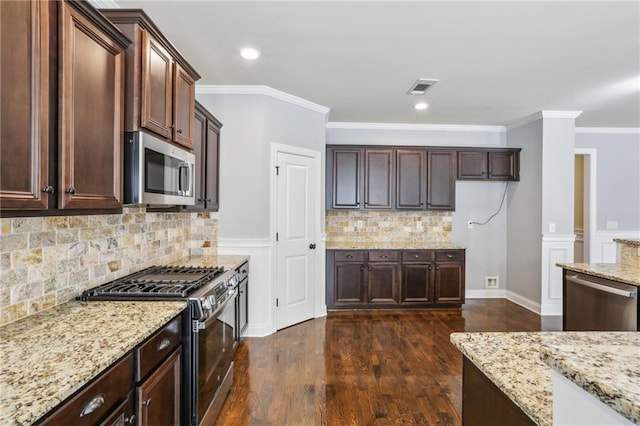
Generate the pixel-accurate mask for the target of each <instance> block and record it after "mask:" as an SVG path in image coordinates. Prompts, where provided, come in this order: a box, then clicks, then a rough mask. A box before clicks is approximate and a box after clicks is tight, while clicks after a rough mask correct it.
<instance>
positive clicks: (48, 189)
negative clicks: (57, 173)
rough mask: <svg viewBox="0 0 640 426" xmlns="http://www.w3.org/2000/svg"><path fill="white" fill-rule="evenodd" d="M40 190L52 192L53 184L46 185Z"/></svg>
mask: <svg viewBox="0 0 640 426" xmlns="http://www.w3.org/2000/svg"><path fill="white" fill-rule="evenodd" d="M42 192H46V193H47V194H53V192H54V189H53V186H51V185H47V186H45V187H44V188H42Z"/></svg>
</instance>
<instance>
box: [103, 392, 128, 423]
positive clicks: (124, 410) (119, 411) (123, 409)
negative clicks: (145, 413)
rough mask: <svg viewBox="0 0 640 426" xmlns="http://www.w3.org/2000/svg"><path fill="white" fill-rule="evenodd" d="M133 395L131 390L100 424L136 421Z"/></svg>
mask: <svg viewBox="0 0 640 426" xmlns="http://www.w3.org/2000/svg"><path fill="white" fill-rule="evenodd" d="M135 401H136V398H135V395H134V393H133V392H131V393H130V394H129V395H127V398H126V399H125V400H124V401H122V403H121V404H120V405H118V406H117V407H116V409H115V410H113V413H111V415H110V416H109V417H107V418H106V419H105V420H104V421H103V422H101V423H100V426H124V425H133V424H135V422H136V416H135V412H136V405H135Z"/></svg>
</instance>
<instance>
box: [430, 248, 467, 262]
mask: <svg viewBox="0 0 640 426" xmlns="http://www.w3.org/2000/svg"><path fill="white" fill-rule="evenodd" d="M454 260H464V250H442V251H437V252H436V262H448V261H454Z"/></svg>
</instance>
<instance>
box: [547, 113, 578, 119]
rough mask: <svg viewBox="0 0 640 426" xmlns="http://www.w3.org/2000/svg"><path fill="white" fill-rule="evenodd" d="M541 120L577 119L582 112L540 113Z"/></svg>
mask: <svg viewBox="0 0 640 426" xmlns="http://www.w3.org/2000/svg"><path fill="white" fill-rule="evenodd" d="M540 113H541V114H542V118H574V119H575V118H578V117H579V116H580V114H582V111H540Z"/></svg>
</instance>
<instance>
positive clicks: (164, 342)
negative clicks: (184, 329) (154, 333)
mask: <svg viewBox="0 0 640 426" xmlns="http://www.w3.org/2000/svg"><path fill="white" fill-rule="evenodd" d="M170 344H171V340H169V339H162V341H161V342H160V343H158V347H157V348H156V349H158V352H160V351H161V350H163V349H166V348H167V347H168V346H169V345H170Z"/></svg>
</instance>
